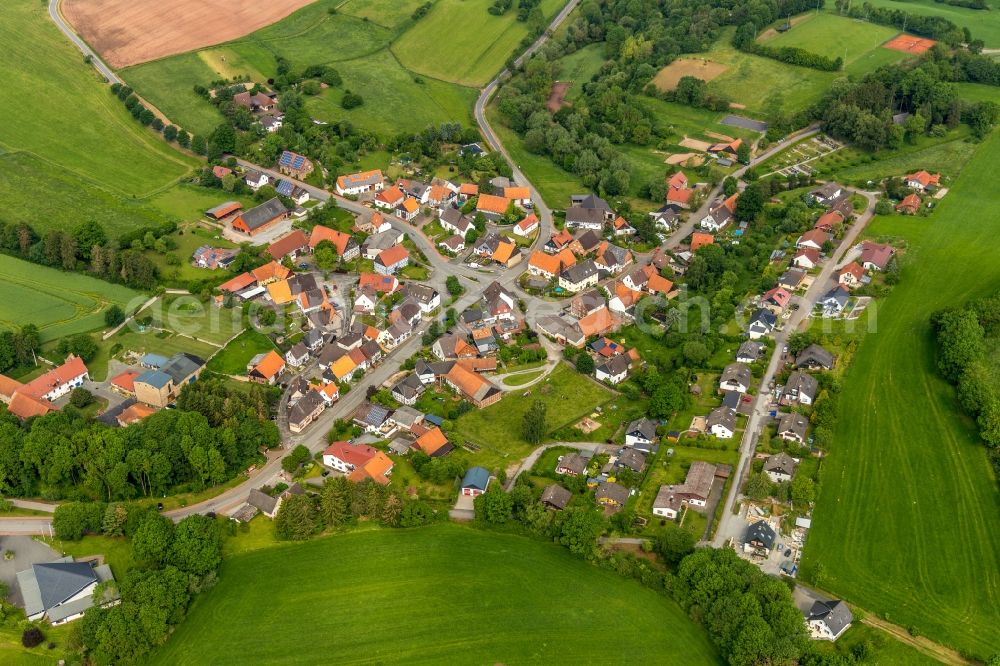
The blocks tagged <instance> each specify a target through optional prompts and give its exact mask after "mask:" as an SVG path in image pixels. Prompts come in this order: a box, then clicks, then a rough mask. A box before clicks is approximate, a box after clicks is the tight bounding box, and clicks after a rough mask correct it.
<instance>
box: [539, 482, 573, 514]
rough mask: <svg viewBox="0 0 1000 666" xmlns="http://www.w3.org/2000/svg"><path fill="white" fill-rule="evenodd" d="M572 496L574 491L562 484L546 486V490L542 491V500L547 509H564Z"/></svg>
mask: <svg viewBox="0 0 1000 666" xmlns="http://www.w3.org/2000/svg"><path fill="white" fill-rule="evenodd" d="M572 498H573V493H571V492H570V491H568V490H566V489H565V488H563V487H562V486H560V485H558V484H556V483H553V484H552V485H550V486H545V490H543V491H542V496H541V498H540V501H541V503H542V504H544V505H545V507H546V508H547V509H554V510H556V511H562V510H563V509H565V508H566V505H567V504H569V501H570V499H572Z"/></svg>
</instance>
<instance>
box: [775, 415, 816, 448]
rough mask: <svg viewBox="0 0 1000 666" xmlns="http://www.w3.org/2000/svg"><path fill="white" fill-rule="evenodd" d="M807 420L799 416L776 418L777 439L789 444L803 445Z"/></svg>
mask: <svg viewBox="0 0 1000 666" xmlns="http://www.w3.org/2000/svg"><path fill="white" fill-rule="evenodd" d="M808 429H809V420H808V419H807V418H806V417H804V416H802V415H801V414H782V415H780V416H779V417H778V437H780V438H782V439H786V440H788V441H790V442H798V443H799V444H805V442H806V431H808Z"/></svg>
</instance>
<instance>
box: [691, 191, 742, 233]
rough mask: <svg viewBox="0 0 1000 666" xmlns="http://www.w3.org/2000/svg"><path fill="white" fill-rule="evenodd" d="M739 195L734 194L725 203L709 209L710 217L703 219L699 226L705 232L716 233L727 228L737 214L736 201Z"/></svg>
mask: <svg viewBox="0 0 1000 666" xmlns="http://www.w3.org/2000/svg"><path fill="white" fill-rule="evenodd" d="M738 198H739V194H734V195H732V196H731V197H729V198H728V199H726V200H725V201H722V202H721V203H718V204H716V205H715V206H713V207H712V208H710V209H709V211H708V215H706V216H705V217H703V218H701V221H700V222H699V223H698V225H699V226H700V227H701V228H702V229H704V230H705V231H711V232H716V231H719V230H720V229H722V228H723V227H725V226H726V225H727V224H729V223H730V222H731V221H732V220H733V214H734V213H735V212H736V200H737V199H738Z"/></svg>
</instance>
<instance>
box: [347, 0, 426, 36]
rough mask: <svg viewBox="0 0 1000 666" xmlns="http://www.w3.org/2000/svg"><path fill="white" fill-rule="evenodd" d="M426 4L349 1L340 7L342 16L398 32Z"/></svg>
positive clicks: (412, 0) (419, 1)
mask: <svg viewBox="0 0 1000 666" xmlns="http://www.w3.org/2000/svg"><path fill="white" fill-rule="evenodd" d="M422 4H424V0H404V1H403V2H395V1H394V0H347V2H345V3H343V4H342V5H341V6H340V9H339V11H340V12H341V13H342V14H348V15H350V16H355V17H357V18H360V19H368V20H369V21H371V22H372V23H375V24H377V25H380V26H383V27H385V28H389V29H391V30H397V29H399V28H401V27H402V26H403V25H404V24H405V23H406V22H407V21H409V20H410V17H411V16H412V15H413V12H414V10H416V9H417V7H419V6H420V5H422Z"/></svg>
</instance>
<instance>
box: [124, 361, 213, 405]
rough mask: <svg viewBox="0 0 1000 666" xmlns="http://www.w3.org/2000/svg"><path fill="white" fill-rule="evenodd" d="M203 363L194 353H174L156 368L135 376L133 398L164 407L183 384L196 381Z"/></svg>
mask: <svg viewBox="0 0 1000 666" xmlns="http://www.w3.org/2000/svg"><path fill="white" fill-rule="evenodd" d="M204 365H205V361H203V360H202V359H200V358H198V357H197V356H195V355H194V354H187V353H184V352H179V353H177V354H174V355H173V356H171V357H170V358H169V359H168V360H167V362H166V363H164V364H163V365H161V366H160V368H159V369H158V370H147V371H146V372H144V373H142V374H141V375H139V376H138V377H136V378H135V380H134V382H133V387H134V388H135V398H136V400H138V401H139V402H144V403H146V404H147V405H152V406H153V407H166V406H167V405H169V404H171V403H172V402H174V401H175V400H176V399H177V396H178V395H179V394H180V392H181V389H182V388H184V386H186V385H187V384H191V383H193V382H195V381H197V379H198V377H200V376H201V371H202V368H203V367H204Z"/></svg>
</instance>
